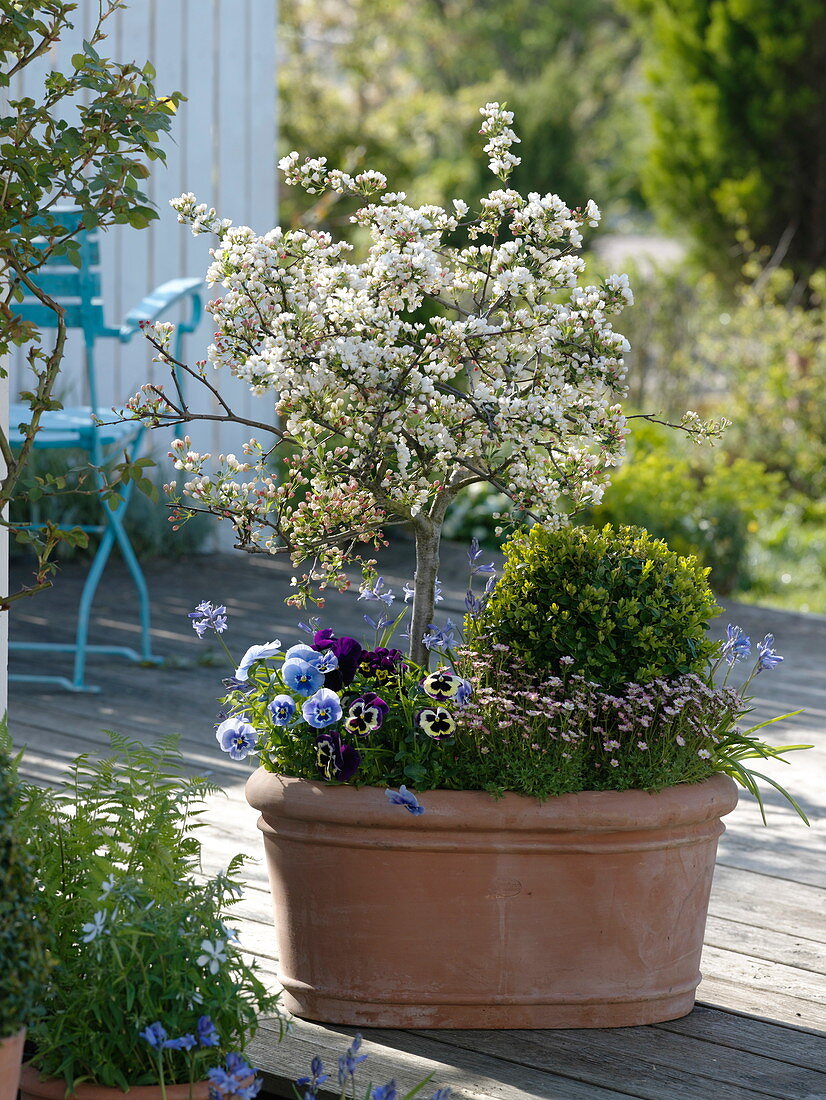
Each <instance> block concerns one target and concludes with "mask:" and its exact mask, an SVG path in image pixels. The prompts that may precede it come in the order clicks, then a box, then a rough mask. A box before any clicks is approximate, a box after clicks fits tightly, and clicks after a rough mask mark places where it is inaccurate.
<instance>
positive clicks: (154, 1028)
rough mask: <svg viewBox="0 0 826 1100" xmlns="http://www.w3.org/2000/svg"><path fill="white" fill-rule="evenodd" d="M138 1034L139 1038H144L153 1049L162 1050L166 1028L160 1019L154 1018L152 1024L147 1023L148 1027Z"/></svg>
mask: <svg viewBox="0 0 826 1100" xmlns="http://www.w3.org/2000/svg"><path fill="white" fill-rule="evenodd" d="M139 1035H140V1037H141V1039H146V1041H147V1043H149V1045H150V1046H151V1047H152V1049H153V1050H162V1049H163V1045H164V1043H165V1042H166V1030H165V1028H164V1027H163V1025H162V1024H161V1022H160V1020H156V1021H155V1023H154V1024H149V1026H148V1027H145V1028H144V1029H143V1031H141V1032H139Z"/></svg>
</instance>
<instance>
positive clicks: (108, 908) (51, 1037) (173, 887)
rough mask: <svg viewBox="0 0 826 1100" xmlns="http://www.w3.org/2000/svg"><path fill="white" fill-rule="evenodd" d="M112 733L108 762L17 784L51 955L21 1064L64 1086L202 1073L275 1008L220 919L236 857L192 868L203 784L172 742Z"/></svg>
mask: <svg viewBox="0 0 826 1100" xmlns="http://www.w3.org/2000/svg"><path fill="white" fill-rule="evenodd" d="M111 737H112V748H113V752H112V755H111V756H110V757H108V758H107V759H104V760H102V761H97V762H93V761H91V760H90V759H88V758H87V757H79V758H78V759H77V760H76V761H75V762H74V763H73V765H72V767H71V769H70V772H69V776H68V778H67V780H66V781H65V783H64V784H62V785H61V786H60V787H58V789H57V790H55V791H45V790H41V789H39V788H35V787H29V788H26V790H25V792H24V798H23V802H22V805H21V818H22V820H23V822H24V823H25V827H26V829H27V833H28V836H29V846H30V848H31V849H32V851H33V853H34V854H35V857H36V860H37V864H38V868H39V879H40V891H39V895H38V897H37V899H36V904H35V911H36V913H37V915H38V916H39V918H40V919H41V921H42V924H43V927H44V929H45V930H46V942H47V944H48V946H49V949H50V952H51V954H52V956H53V958H54V959H55V961H56V963H57V965H56V966H55V968H54V970H53V971H52V973H51V975H50V980H49V981H48V982H47V983H46V984H45V986H44V988H43V990H42V993H41V996H40V999H39V1003H38V1018H37V1020H36V1021H35V1023H34V1025H33V1027H32V1029H31V1030H32V1037H33V1039H34V1040H35V1043H36V1047H37V1051H36V1054H35V1056H34V1059H33V1064H34V1066H35V1067H36V1068H37V1069H38V1070H40V1071H41V1072H42V1073H44V1074H46V1075H49V1076H53V1077H56V1078H58V1079H60V1080H61V1081H65V1082H66V1083H67V1085H68V1086H70V1087H71V1086H74V1085H75V1084H77V1083H79V1082H80V1081H90V1082H95V1083H96V1084H100V1085H108V1086H111V1087H117V1088H122V1089H124V1090H125V1089H127V1088H129V1087H135V1086H137V1085H149V1084H160V1085H162V1086H164V1087H165V1086H166V1085H167V1084H174V1083H191V1082H194V1081H204V1080H206V1079H207V1078H208V1072H209V1071H210V1070H211V1069H213V1068H215V1067H216V1066H217V1065H218V1063H219V1062H220V1061H221V1060H222V1059H223V1058H226V1057H227V1056H235V1055H238V1056H239V1057H240V1054H239V1051H242V1050H243V1047H244V1046H245V1044H246V1042H247V1041H248V1040H249V1038H250V1037H251V1036H252V1034H254V1032H255V1029H256V1027H257V1022H258V1018H259V1017H260V1016H261V1015H263V1014H266V1013H272V1012H273V1011H274V1010H275V1009H276V1007H277V997H275V996H273V995H272V994H270V993H268V992H267V990H266V989H265V988H264V986H263V984H262V983H261V981H260V980H259V978H258V976H257V967H256V965H255V964H254V963H249V962H247V961H246V960H245V959H244V958H243V957H242V955H241V951H240V947H239V945H238V940H237V935H236V933H235V932H234V931H233V930H232V928H231V927H229V926H228V925H227V923H226V922H227V920H229V919H230V918H229V917H228V915H227V914H228V910H229V909H231V907H232V906H233V904H235V902H237V900H238V898H239V896H240V893H241V889H240V881H239V870H240V868H241V865H242V863H243V860H242V858H241V857H236V859H234V860H233V861H232V862H231V863H230V865H229V867H228V869H227V870H226V871H225V872H222V873H220V874H218V875H216V876H214V877H213V878H210V879H206V880H205V879H204V878H203V877H202V876H201V875H200V874H199V871H200V845H199V843H198V840H197V838H196V836H195V834H194V829H195V828H196V827H197V824H198V822H197V818H198V814H199V812H200V807H199V803H200V801H201V799H202V798H203V796H204V795H205V794H206V793H207V792H209V791H210V790H212V788H211V787H210V785H209V784H208V783H206V782H204V781H202V780H196V779H189V778H186V777H185V776H184V774H183V771H182V767H181V765H182V760H181V757H180V755H179V754H178V753H177V751H176V749H175V742H174V740H172V739H169V740H166V741H162V742H160V743H159V744H158V745H157V746H155V747H154V748H146V747H143V746H141V745H139V744H136V743H134V742H130V741H127V740H126V739H124V738H121V737H118V736H116V735H114V734H112V735H111ZM249 1095H250V1096H252V1095H253V1093H249ZM245 1100H246V1098H245Z"/></svg>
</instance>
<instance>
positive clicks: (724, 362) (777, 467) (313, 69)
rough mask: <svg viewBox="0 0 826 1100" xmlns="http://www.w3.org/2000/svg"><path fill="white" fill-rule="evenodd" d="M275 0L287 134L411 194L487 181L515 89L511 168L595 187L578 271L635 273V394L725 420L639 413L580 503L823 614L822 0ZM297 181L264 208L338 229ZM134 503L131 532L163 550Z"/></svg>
mask: <svg viewBox="0 0 826 1100" xmlns="http://www.w3.org/2000/svg"><path fill="white" fill-rule="evenodd" d="M280 8H281V49H280V68H279V75H278V79H279V95H280V111H281V116H280V124H281V148H280V150H279V152H280V153H282V154H283V153H285V152H288V151H290V150H292V149H297V150H298V151H299V152H300V153H301V154H302V155H307V156H317V155H325V156H327V158H328V160H329V161H330V163H331V164H333V165H335V166H337V167H340V168H343V169H345V170H347V171H350V172H352V171H355V170H357V169H359V168H362V167H371V168H377V169H379V170H381V171H383V172H385V173H386V174H387V175H388V177H389V179H390V186H391V188H392V189H394V190H404V191H407V192H408V194H409V196H410V198H411V200H413V201H415V202H441V201H443V200H448V199H450V198H452V197H454V196H461V197H463V198H465V199H466V200H468V201H472V200H473V199H474V198H478V197H479V196H480V195H481V194H483V193H484V192H485V191H487V190H488V189H489V186H490V176H489V174H488V172H487V168H486V162H485V157H484V155H483V154H482V152H481V148H480V143H479V141H478V128H479V113H478V112H479V106H480V105H481V104H483V103H485V102H487V101H489V100H494V99H495V100H499V101H506V102H507V103H508V105H509V106H510V107H511V108H512V109H513V110H514V111H515V112H516V126H517V129H518V132H519V133H520V135H521V137H522V144H521V145H520V146H519V147H518V149H517V152H518V153H519V154H520V155H521V157H522V164H521V166H520V167H519V169H517V171H516V173H515V176H514V186H516V187H518V188H519V189H521V190H523V191H539V192H546V191H552V192H556V193H558V194H559V195H561V196H562V197H563V199H565V201H566V202H567V203H568V204H569V205H573V206H577V205H582V204H584V202H585V201H586V200H587V199H588V198H594V199H595V200H596V201H597V203H598V204H599V205H600V207H601V208H602V210H603V215H604V217H603V224H602V227H601V228H600V230H599V231H598V232H597V233H595V234H594V235H593V236H592V238H591V239H590V240H588V241H587V242H586V247H587V248H588V249H589V251H590V254H589V257H588V259H589V270H590V272H591V274H592V276H593V278H594V280H596V278H597V277H598V276H599V274H600V273H607V272H608V271H610V270H615V271H627V272H628V273H629V275H630V277H631V280H632V286H633V288H634V292H635V296H636V304H635V305H634V306H633V308H631V309H629V310H627V311H626V313H625V314H623V316H622V318H621V323H620V325H619V327H620V328H621V329H622V331H623V332H624V333H625V335H626V336H627V337H628V339H629V341H630V343H631V347H632V351H631V353H630V355H629V356H628V364H629V386H630V400H629V407H630V408H631V410H632V411H635V412H639V413H648V414H655V415H656V416H658V417H661V418H665V419H672V420H673V419H679V417H680V415H681V414H682V412H683V411H684V410H686V409H696V410H697V411H698V412H700V413H701V414H702V415H708V416H715V415H716V416H719V415H724V416H726V417H728V418H729V419H730V420H731V421H732V426H731V428H730V429H729V430H728V432H727V433H726V435H725V437H724V439H723V441H722V442H721V443H720V444H719V445H718V446H716V447H715V448H713V449H701V448H698V447H695V446H694V445H693V444H691V443H690V442H689V441H687V440H686V439H684V438H682V437H681V436H680V435H679V433H676V432H673V431H667V430H662V429H656V428H654V427H652V425H650V424H649V423H647V422H646V421H643V420H632V421H631V427H632V434H631V437H630V446H629V460H628V462H627V464H626V465H625V466H624V467H623V468H622V469H620V470H619V471H618V472H617V474H616V477H615V478H614V484H613V486H612V487H611V488H610V489H609V491H608V492H607V493H606V496H605V499H604V501H603V502H602V503H601V504H600V505H599V506H598V507H595V508H594V509H593V510H592V512H591V513H590V514H589V515H585V516H581V517H579V520H580V521H581V522H593V523H600V524H601V523H603V522H605V521H606V520H610V521H611V522H614V523H617V524H626V523H628V524H643V525H645V526H646V527H648V528H649V530H650V531H652V533H654V534H655V535H658V536H664V537H666V538H667V539H668V540H669V542H670V543H671V545H672V546H673V547H674V548H675V549H677V550H679V551H681V552H686V553H688V552H691V553H695V554H697V555H698V556H699V557H700V559H701V560H702V561H703V563H704V564H705V565H707V566H708V567H709V568H710V569H711V579H712V582H713V584H714V586H715V588H716V589H717V591H718V592H719V593H720V594H734V595H735V596H736V597H737V598H738V599H746V600H755V601H761V602H764V603H774V604H778V605H781V606H787V607H798V608H800V609H804V610H811V611H820V612H826V503H824V494H825V491H826V316H825V315H824V297H825V296H826V275H824V268H826V6H824V4H823V2H822V0H783V3H778V2H777V0H544V2H542V3H537V2H536V0H281V5H280ZM265 163H267V158H265V157H263V158H262V164H265ZM305 201H306V199H305V197H302V196H301V195H300V194H298V193H297V189H293V188H284V189H283V190H282V194H281V209H280V221H281V223H282V224H283V225H296V224H299V223H303V224H320V225H325V226H328V227H330V228H332V229H333V230H334V231H335V232H336V233H339V234H341V233H345V234H346V233H349V232H351V226H350V224H349V221H348V216H349V212H350V211H349V209H348V207H347V204H346V202H343V201H339V202H333V203H331V202H330V201H329V200H326V199H325V200H324V201H322V202H320V203H317V204H316V205H315V206H314V207H312V208H311V209H310V210H309V211H307V210H306V207H305V205H304V203H305ZM222 213H226V214H227V215H228V216H232V212H231V211H222ZM259 228H266V227H259ZM65 503H66V502H65V500H64V501H63V504H64V505H65ZM76 504H77V507H78V508H79V509H81V510H82V502H81V500H80V498H78V500H77V502H76ZM156 507H157V508H160V507H161V506H160V505H158V506H156ZM504 509H505V502H504V501H502V500H501V499H497V498H496V497H495V495H491V494H490V493H489V492H488V491H483V490H480V489H478V488H477V489H475V490H472V491H470V492H469V493H468V494H467V496H466V497H465V498H464V499H463V500H461V501H460V502H459V505H458V507H457V509H456V512H455V514H454V515H453V516H452V517H451V518H450V519H449V522H448V524H447V525H446V529H445V533H446V534H448V535H452V536H454V537H457V538H465V537H468V536H469V535H476V536H477V537H479V538H481V539H483V540H485V541H487V542H488V543H489V544H495V543H496V542H497V536H496V534H495V530H496V528H497V526H498V525H499V522H500V521H499V519H498V518H497V516H496V513H497V512H499V511H503V510H504ZM145 511H146V515H144V516H142V517H139V524H138V527H139V531H140V537H142V538H144V541H145V543H146V545H145V547H144V549H145V551H146V552H147V553H148V552H150V551H153V550H154V551H160V552H168V551H169V550H170V549H171V547H172V544H173V542H174V543H175V545H176V546H177V547H178V549H180V545H181V543H180V535H178V536H177V541H176V540H171V541H169V542H168V541H167V539H166V538H165V535H164V533H163V532H164V528H165V527H166V524H165V521H164V518H163V517H162V516H161V514H160V512H159V513H158V515H154V513H153V514H152V515H150V514H149V513H150V512H152V507H151V506H150V505H149V504H146V505H145ZM79 518H80V514H79ZM193 533H194V535H195V536H196V542H197V532H193Z"/></svg>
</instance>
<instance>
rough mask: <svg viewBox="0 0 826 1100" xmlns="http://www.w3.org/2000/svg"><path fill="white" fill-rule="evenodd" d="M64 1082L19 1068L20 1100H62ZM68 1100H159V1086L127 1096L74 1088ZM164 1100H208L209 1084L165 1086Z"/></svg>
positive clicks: (139, 1087) (116, 1091)
mask: <svg viewBox="0 0 826 1100" xmlns="http://www.w3.org/2000/svg"><path fill="white" fill-rule="evenodd" d="M65 1095H66V1082H65V1081H62V1080H61V1081H59V1080H58V1079H57V1078H56V1077H47V1078H44V1079H42V1080H41V1077H40V1074H39V1073H38V1071H37V1070H36V1069H33V1068H32V1067H31V1066H30V1065H25V1066H23V1073H22V1076H21V1078H20V1100H63V1098H64V1097H65ZM69 1095H70V1097H71V1098H72V1100H161V1086H160V1085H137V1086H136V1087H135V1088H133V1089H130V1090H129V1092H125V1093H124V1092H121V1090H120V1089H111V1088H107V1087H106V1086H105V1085H78V1086H77V1091H75V1092H73V1093H70V1094H69ZM166 1100H209V1082H208V1081H199V1082H198V1083H197V1084H194V1085H167V1086H166Z"/></svg>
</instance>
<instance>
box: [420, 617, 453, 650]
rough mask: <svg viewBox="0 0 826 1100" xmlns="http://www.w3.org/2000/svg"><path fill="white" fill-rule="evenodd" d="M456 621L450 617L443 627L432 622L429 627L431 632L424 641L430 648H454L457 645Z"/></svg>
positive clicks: (425, 636)
mask: <svg viewBox="0 0 826 1100" xmlns="http://www.w3.org/2000/svg"><path fill="white" fill-rule="evenodd" d="M457 629H458V628H457V626H456V623H454V622H453V620H452V619H448V620H447V622H446V623H445V624H444V626H442V627H437V626H436V625H435V624H434V623H431V624H430V625H429V627H428V630H429V631H430V633H429V634H425V635H424V637H423V638H422V641H423V642H424V644H425V645H426V646H427V648H428V649H437V650H446V649H453V647H454V646H455V645H456V631H457Z"/></svg>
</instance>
